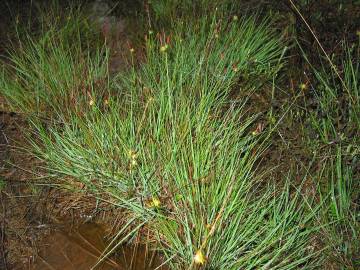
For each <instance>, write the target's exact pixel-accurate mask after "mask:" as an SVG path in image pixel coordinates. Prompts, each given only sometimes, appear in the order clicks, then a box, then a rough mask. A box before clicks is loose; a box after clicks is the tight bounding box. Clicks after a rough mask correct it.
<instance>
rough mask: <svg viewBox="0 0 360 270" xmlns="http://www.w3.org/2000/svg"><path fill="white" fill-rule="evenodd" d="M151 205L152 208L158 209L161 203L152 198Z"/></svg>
mask: <svg viewBox="0 0 360 270" xmlns="http://www.w3.org/2000/svg"><path fill="white" fill-rule="evenodd" d="M151 205H152V206H153V207H154V208H159V207H160V205H161V202H160V200H159V199H158V198H157V197H153V198H152V202H151Z"/></svg>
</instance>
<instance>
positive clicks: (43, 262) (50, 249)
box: [30, 223, 167, 270]
mask: <svg viewBox="0 0 360 270" xmlns="http://www.w3.org/2000/svg"><path fill="white" fill-rule="evenodd" d="M104 236H105V230H104V229H103V228H102V227H101V226H100V225H98V224H95V223H86V224H83V225H81V226H80V227H79V228H76V229H75V230H70V229H68V230H65V229H61V230H56V231H55V232H53V233H52V234H51V235H49V236H48V237H47V238H46V239H45V240H44V241H43V242H42V243H41V244H40V246H39V250H40V252H39V256H38V258H37V260H36V261H35V263H34V264H33V265H32V266H31V267H30V269H31V270H60V269H61V270H89V269H92V267H93V266H94V265H95V264H96V263H97V262H98V260H99V257H100V255H101V253H102V252H103V251H104V250H105V248H106V242H105V240H104ZM160 265H161V259H160V257H159V256H158V255H156V254H155V253H154V252H153V251H149V250H148V249H146V247H145V246H142V245H137V246H136V247H135V246H133V247H132V246H124V247H122V248H120V251H118V252H117V255H116V256H113V257H111V258H108V259H106V260H104V261H103V262H102V263H101V264H100V265H98V266H97V267H96V268H95V269H96V270H111V269H116V270H117V269H119V270H153V269H156V268H157V267H159V266H160ZM157 269H159V270H166V269H167V268H166V267H164V266H163V267H160V268H157Z"/></svg>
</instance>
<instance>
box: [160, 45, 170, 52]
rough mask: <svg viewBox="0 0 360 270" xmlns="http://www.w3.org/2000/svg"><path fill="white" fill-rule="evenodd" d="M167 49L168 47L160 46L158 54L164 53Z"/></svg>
mask: <svg viewBox="0 0 360 270" xmlns="http://www.w3.org/2000/svg"><path fill="white" fill-rule="evenodd" d="M167 48H168V45H164V46H161V47H160V52H166V50H167Z"/></svg>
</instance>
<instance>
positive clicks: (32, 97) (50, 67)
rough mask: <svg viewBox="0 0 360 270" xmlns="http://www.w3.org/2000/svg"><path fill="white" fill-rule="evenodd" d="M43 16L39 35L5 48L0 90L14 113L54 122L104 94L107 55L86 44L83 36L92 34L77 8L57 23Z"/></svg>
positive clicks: (106, 83)
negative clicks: (61, 21)
mask: <svg viewBox="0 0 360 270" xmlns="http://www.w3.org/2000/svg"><path fill="white" fill-rule="evenodd" d="M45 15H46V14H44V15H43V17H45ZM48 19H49V18H46V17H45V18H43V20H44V22H43V23H42V24H41V25H42V29H43V32H41V34H39V35H38V36H37V37H31V36H29V34H27V33H26V34H23V35H24V38H21V39H19V43H18V44H14V47H13V48H12V49H10V50H9V51H8V55H7V56H6V60H5V61H6V62H5V65H4V68H3V70H2V74H1V80H0V88H1V94H2V95H4V96H5V97H6V99H7V100H8V102H9V104H10V105H11V107H12V110H14V111H16V112H21V113H26V114H29V115H34V114H35V115H36V116H37V117H42V118H48V119H53V120H55V119H57V120H60V119H61V120H63V119H64V118H66V117H68V115H69V114H71V113H76V114H78V115H79V116H80V115H82V114H83V113H84V111H86V108H89V107H90V106H89V105H91V103H93V102H95V100H97V99H98V98H99V97H102V96H104V95H106V91H104V90H105V89H107V88H108V78H107V71H108V66H107V64H108V59H107V58H108V55H107V52H106V50H105V49H102V48H101V46H97V45H96V46H95V47H94V46H93V44H90V43H85V41H84V37H86V38H89V36H90V33H91V32H92V36H93V37H95V36H96V34H95V30H94V28H93V29H92V28H91V27H90V26H89V25H88V24H87V22H86V20H85V18H84V16H83V15H82V14H81V13H80V11H79V10H76V9H74V10H70V11H69V14H68V17H66V18H65V19H64V20H65V22H63V24H62V25H61V26H60V23H59V22H57V23H56V22H53V23H50V22H48V21H47V20H48ZM54 20H55V21H57V20H60V18H57V17H55V18H53V19H52V21H54ZM93 27H95V26H93ZM88 41H89V42H90V40H88Z"/></svg>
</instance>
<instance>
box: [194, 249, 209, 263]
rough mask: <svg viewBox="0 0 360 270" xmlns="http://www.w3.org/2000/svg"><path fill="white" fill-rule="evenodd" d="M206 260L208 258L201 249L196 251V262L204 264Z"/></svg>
mask: <svg viewBox="0 0 360 270" xmlns="http://www.w3.org/2000/svg"><path fill="white" fill-rule="evenodd" d="M205 261H206V258H205V256H204V254H203V253H202V251H201V249H199V250H198V251H196V253H195V256H194V262H195V264H199V265H203V264H204V263H205Z"/></svg>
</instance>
